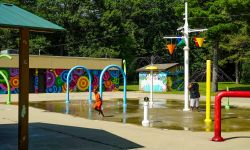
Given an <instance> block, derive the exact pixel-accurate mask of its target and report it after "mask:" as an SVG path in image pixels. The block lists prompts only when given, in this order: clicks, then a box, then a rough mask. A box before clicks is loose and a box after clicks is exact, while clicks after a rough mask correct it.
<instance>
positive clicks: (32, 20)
mask: <svg viewBox="0 0 250 150" xmlns="http://www.w3.org/2000/svg"><path fill="white" fill-rule="evenodd" d="M0 27H6V28H16V29H19V28H28V29H29V30H34V31H52V30H64V28H62V27H60V26H58V25H56V24H54V23H52V22H50V21H47V20H45V19H43V18H41V17H39V16H36V15H34V14H32V13H30V12H28V11H26V10H24V9H21V8H19V7H17V6H15V5H13V4H6V3H0Z"/></svg>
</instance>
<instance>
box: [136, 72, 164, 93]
mask: <svg viewBox="0 0 250 150" xmlns="http://www.w3.org/2000/svg"><path fill="white" fill-rule="evenodd" d="M153 83H154V86H153V91H154V92H165V91H166V89H167V87H166V85H167V84H166V83H167V76H166V74H165V73H163V72H160V73H157V74H156V73H154V74H153ZM139 85H140V86H139V87H140V90H142V91H146V92H149V91H150V86H151V74H150V73H147V72H140V73H139Z"/></svg>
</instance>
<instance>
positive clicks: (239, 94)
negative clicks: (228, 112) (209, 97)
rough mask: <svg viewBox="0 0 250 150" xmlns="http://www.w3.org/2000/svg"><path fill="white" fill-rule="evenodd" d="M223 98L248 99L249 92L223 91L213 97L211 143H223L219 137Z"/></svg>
mask: <svg viewBox="0 0 250 150" xmlns="http://www.w3.org/2000/svg"><path fill="white" fill-rule="evenodd" d="M223 97H245V98H249V97H250V92H249V91H224V92H220V93H218V94H217V95H216V96H215V101H214V103H215V104H214V106H215V107H214V137H212V139H211V140H212V141H215V142H222V141H224V139H223V137H221V99H222V98H223Z"/></svg>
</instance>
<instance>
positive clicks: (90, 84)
mask: <svg viewBox="0 0 250 150" xmlns="http://www.w3.org/2000/svg"><path fill="white" fill-rule="evenodd" d="M75 69H84V70H85V71H86V72H87V74H88V77H89V98H88V101H89V104H90V103H91V101H92V92H91V90H92V76H91V74H90V71H89V70H88V69H87V68H85V67H84V66H75V67H73V68H71V69H70V70H69V72H68V74H67V83H66V84H67V88H66V103H69V102H70V101H69V80H70V78H72V76H71V73H72V72H73V71H74V70H75Z"/></svg>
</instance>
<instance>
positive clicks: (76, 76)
mask: <svg viewBox="0 0 250 150" xmlns="http://www.w3.org/2000/svg"><path fill="white" fill-rule="evenodd" d="M72 78H73V81H75V82H77V80H78V78H79V75H77V74H75V73H73V74H72Z"/></svg>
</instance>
